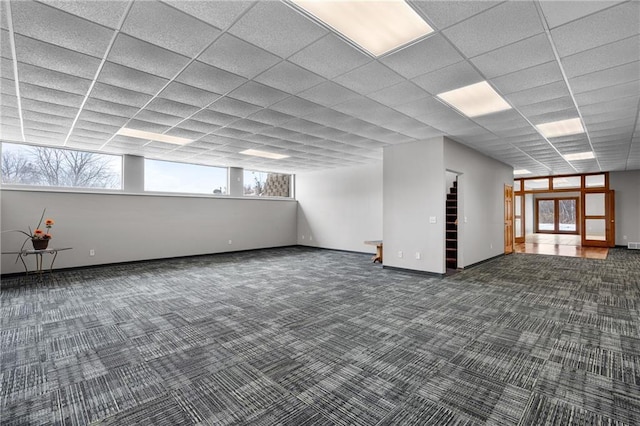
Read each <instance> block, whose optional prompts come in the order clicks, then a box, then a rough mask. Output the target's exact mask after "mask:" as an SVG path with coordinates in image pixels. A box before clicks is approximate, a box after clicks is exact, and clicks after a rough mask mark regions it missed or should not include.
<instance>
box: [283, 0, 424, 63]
mask: <svg viewBox="0 0 640 426" xmlns="http://www.w3.org/2000/svg"><path fill="white" fill-rule="evenodd" d="M291 1H292V3H294V4H296V5H297V6H299V7H300V8H302V9H304V10H305V11H306V12H308V13H310V14H311V15H313V16H315V17H316V18H317V19H319V20H320V21H322V22H324V23H325V24H326V25H328V26H330V27H331V28H333V29H334V30H336V31H337V32H339V33H340V34H342V35H343V36H345V37H346V38H348V39H349V40H351V41H352V42H354V43H355V44H357V45H358V46H360V47H361V48H362V49H364V50H366V51H367V52H369V53H370V54H371V55H373V56H381V55H384V54H385V53H388V52H390V51H392V50H394V49H397V48H399V47H401V46H404V45H406V44H408V43H410V42H412V41H414V40H417V39H419V38H420V37H423V36H425V35H427V34H429V33H431V32H433V28H431V27H430V26H429V25H428V24H427V23H426V22H425V21H424V20H423V19H422V18H421V17H420V15H418V14H417V13H416V11H415V10H413V9H412V8H411V6H409V5H408V4H407V3H406V2H405V1H404V0H385V1H363V0H359V1H358V0H356V1H345V0H331V1H319V0H315V1H314V0H291Z"/></svg>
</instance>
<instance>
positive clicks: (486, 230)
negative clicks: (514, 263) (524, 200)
mask: <svg viewBox="0 0 640 426" xmlns="http://www.w3.org/2000/svg"><path fill="white" fill-rule="evenodd" d="M444 165H445V168H446V169H448V170H453V171H456V172H458V173H460V175H458V193H459V195H458V200H459V206H458V211H459V212H460V216H461V218H459V220H458V233H459V236H458V238H459V241H458V251H459V253H458V267H465V266H468V265H473V264H474V263H477V262H480V261H482V260H485V259H489V258H491V257H494V256H497V255H499V254H502V253H504V186H505V185H513V168H512V167H511V166H508V165H506V164H504V163H501V162H499V161H497V160H494V159H493V158H490V157H487V156H485V155H483V154H480V153H479V152H477V151H474V150H472V149H471V148H468V147H466V146H464V145H461V144H459V143H457V142H455V141H452V140H450V139H448V138H444ZM460 219H461V220H460Z"/></svg>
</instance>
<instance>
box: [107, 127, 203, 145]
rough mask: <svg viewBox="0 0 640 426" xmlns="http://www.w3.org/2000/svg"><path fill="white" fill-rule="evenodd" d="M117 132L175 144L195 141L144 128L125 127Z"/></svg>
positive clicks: (132, 136)
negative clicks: (146, 130)
mask: <svg viewBox="0 0 640 426" xmlns="http://www.w3.org/2000/svg"><path fill="white" fill-rule="evenodd" d="M116 134H118V135H122V136H129V137H131V138H138V139H146V140H151V141H156V142H165V143H171V144H174V145H186V144H188V143H191V142H193V140H191V139H186V138H179V137H177V136H169V135H163V134H161V133H153V132H145V131H143V130H136V129H129V128H127V127H123V128H122V129H120V130H118V132H117V133H116Z"/></svg>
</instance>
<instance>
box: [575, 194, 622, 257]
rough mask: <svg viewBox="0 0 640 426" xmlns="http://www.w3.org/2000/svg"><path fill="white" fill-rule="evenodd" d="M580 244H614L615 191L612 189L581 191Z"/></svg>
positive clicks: (598, 245) (593, 245)
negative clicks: (582, 212) (582, 210)
mask: <svg viewBox="0 0 640 426" xmlns="http://www.w3.org/2000/svg"><path fill="white" fill-rule="evenodd" d="M582 198H583V199H582V205H583V206H584V207H583V209H584V215H583V216H582V245H583V246H592V247H613V246H615V234H616V232H615V206H614V203H615V193H614V191H612V190H606V189H602V190H589V191H585V192H583V193H582Z"/></svg>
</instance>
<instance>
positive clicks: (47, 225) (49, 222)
mask: <svg viewBox="0 0 640 426" xmlns="http://www.w3.org/2000/svg"><path fill="white" fill-rule="evenodd" d="M44 224H45V226H46V227H47V228H51V226H53V224H55V222H54V221H53V219H47V220H45V221H44Z"/></svg>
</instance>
